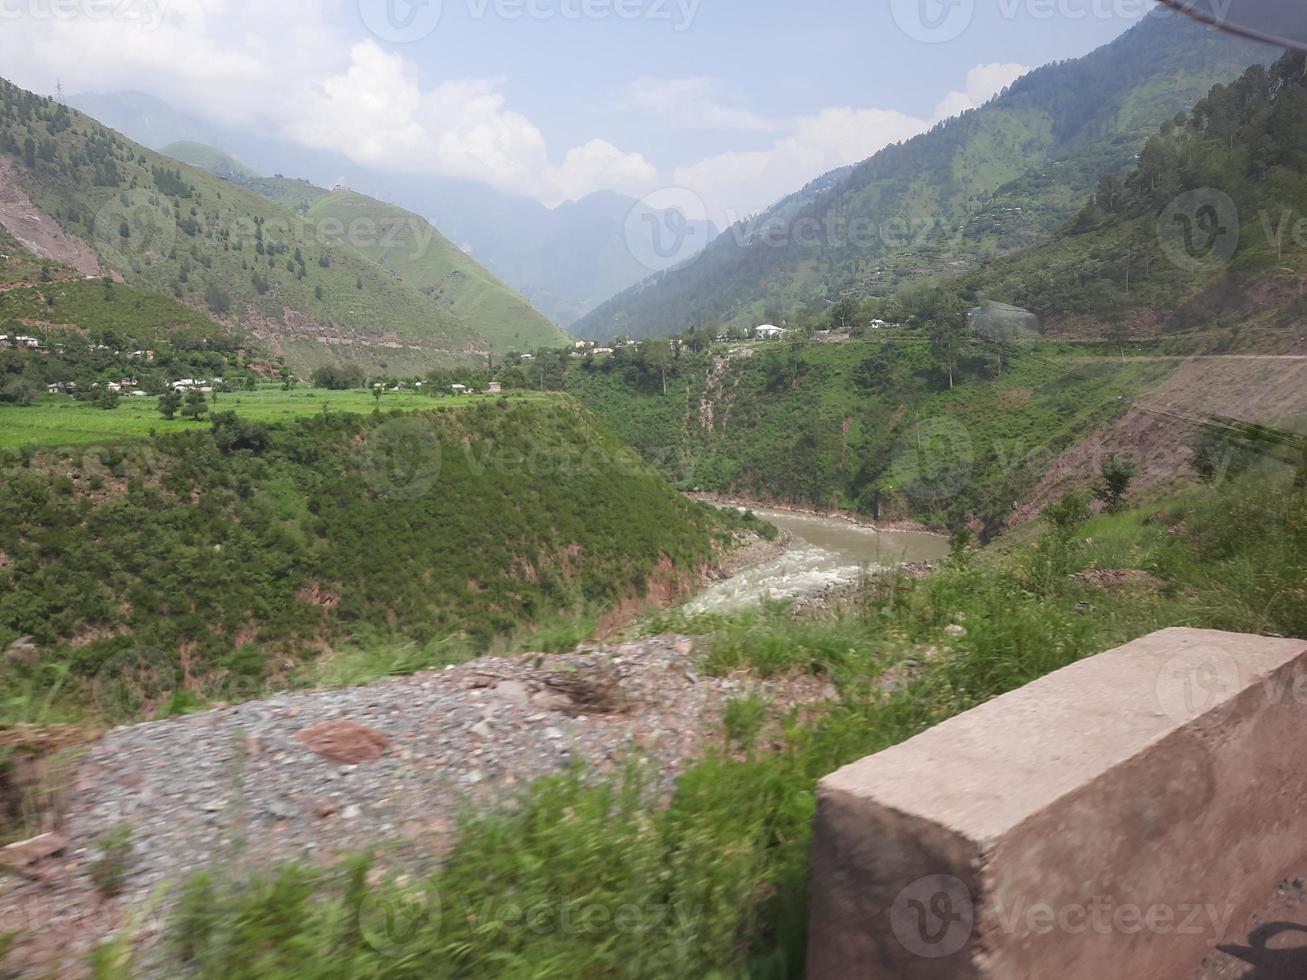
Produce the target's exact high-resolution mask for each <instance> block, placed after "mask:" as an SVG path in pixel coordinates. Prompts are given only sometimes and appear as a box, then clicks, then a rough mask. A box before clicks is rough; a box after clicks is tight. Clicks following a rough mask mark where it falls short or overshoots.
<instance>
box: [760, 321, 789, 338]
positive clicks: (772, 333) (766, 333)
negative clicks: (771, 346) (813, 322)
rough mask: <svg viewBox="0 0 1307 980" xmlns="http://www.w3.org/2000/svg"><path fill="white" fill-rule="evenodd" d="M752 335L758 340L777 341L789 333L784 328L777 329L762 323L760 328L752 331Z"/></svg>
mask: <svg viewBox="0 0 1307 980" xmlns="http://www.w3.org/2000/svg"><path fill="white" fill-rule="evenodd" d="M753 333H754V336H756V337H757V338H758V339H759V340H779V339H780V338H781V337H784V336H785V335H786V334H787V333H789V331H788V330H786V329H785V328H784V327H777V326H774V325H773V324H770V323H764V324H763V325H762V326H760V327H758V328H757V329H756V330H754V332H753Z"/></svg>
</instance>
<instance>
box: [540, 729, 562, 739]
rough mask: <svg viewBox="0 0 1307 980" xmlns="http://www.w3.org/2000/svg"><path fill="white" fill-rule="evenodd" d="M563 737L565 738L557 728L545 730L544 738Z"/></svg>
mask: <svg viewBox="0 0 1307 980" xmlns="http://www.w3.org/2000/svg"><path fill="white" fill-rule="evenodd" d="M565 737H566V736H565V735H564V734H563V733H562V732H560V731H559V730H558V729H557V728H546V729H545V738H552V739H560V738H565Z"/></svg>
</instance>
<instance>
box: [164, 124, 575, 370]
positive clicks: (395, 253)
mask: <svg viewBox="0 0 1307 980" xmlns="http://www.w3.org/2000/svg"><path fill="white" fill-rule="evenodd" d="M162 152H163V153H164V154H166V155H167V156H170V157H173V158H174V159H177V160H180V161H182V162H183V163H189V164H191V165H192V166H196V167H200V168H202V169H204V170H208V171H209V172H210V173H213V174H215V175H218V176H220V177H223V178H224V179H226V180H229V181H231V182H232V183H235V184H239V185H240V186H242V187H245V188H247V189H249V190H252V191H254V192H256V193H258V194H261V195H263V196H264V197H267V198H270V199H272V200H274V201H276V202H278V203H279V204H282V205H283V206H285V207H288V208H290V209H291V210H292V211H294V212H295V213H296V214H299V215H300V216H301V217H302V218H303V219H304V220H305V221H306V222H308V224H309V226H310V227H316V228H318V229H325V228H335V227H341V228H344V229H347V230H348V229H353V230H354V232H356V233H355V234H351V235H350V236H349V237H350V244H352V245H353V246H354V247H355V248H356V249H358V250H359V251H360V252H362V253H363V254H364V255H366V256H367V257H368V258H370V259H371V260H372V261H374V262H376V263H377V264H378V265H380V266H381V267H382V268H383V269H387V270H389V271H390V272H393V273H394V274H396V275H398V276H399V277H400V278H401V279H402V280H403V281H404V282H406V283H408V284H409V285H411V286H415V287H417V289H419V290H420V291H421V292H422V293H424V294H425V295H427V296H429V297H431V298H432V299H434V300H435V301H436V302H438V303H439V304H440V305H442V306H444V307H446V308H448V309H449V310H450V311H451V312H453V313H454V315H455V316H457V317H458V319H459V320H460V322H462V323H463V324H464V325H465V326H467V327H469V328H470V329H472V330H474V331H475V332H476V333H477V335H478V336H480V337H482V338H484V339H485V340H486V341H487V342H488V343H489V344H490V347H491V349H492V350H494V351H498V352H504V351H507V350H520V351H528V350H535V349H537V348H539V347H558V346H563V345H565V344H567V343H568V336H567V334H566V333H565V332H564V331H562V330H561V329H559V328H558V327H557V326H555V325H554V324H553V323H551V322H550V321H549V320H548V319H547V318H546V317H545V316H544V315H543V314H542V313H540V312H539V311H538V310H536V309H535V308H533V307H532V306H531V304H530V303H528V302H527V301H526V300H525V299H523V298H522V297H521V296H519V295H517V294H516V293H515V292H513V291H512V290H511V289H509V287H508V286H506V285H504V284H503V283H502V282H501V281H500V280H498V279H497V278H495V277H494V276H493V275H491V274H490V273H489V272H487V271H486V270H485V269H484V268H482V267H481V266H480V265H478V264H477V263H476V262H475V261H473V260H472V259H471V258H470V257H469V256H468V255H467V254H466V253H465V252H464V251H463V250H462V249H460V248H458V247H457V246H456V245H454V244H453V243H452V242H450V241H449V240H448V239H447V238H445V237H444V236H443V235H442V234H440V232H439V231H437V230H436V229H435V227H433V226H432V225H431V223H430V222H428V221H427V220H426V219H425V218H422V217H419V216H418V215H416V214H413V213H412V212H410V211H405V210H404V209H403V208H400V207H397V206H396V205H393V204H385V203H383V202H381V201H377V200H374V199H373V198H370V197H366V196H364V195H362V194H358V193H355V192H354V191H349V190H335V191H328V190H326V189H324V188H321V187H317V186H315V185H313V184H310V183H308V182H307V181H304V180H292V179H289V178H286V177H269V178H265V177H260V176H258V175H257V174H256V173H255V172H254V171H253V170H252V169H251V168H249V167H247V166H245V165H244V164H243V163H241V162H240V161H238V160H236V159H235V158H233V157H230V156H228V155H227V154H225V153H223V152H222V151H220V150H216V149H214V148H212V147H207V146H203V145H201V144H198V143H174V144H170V145H169V146H166V147H164V148H163V150H162Z"/></svg>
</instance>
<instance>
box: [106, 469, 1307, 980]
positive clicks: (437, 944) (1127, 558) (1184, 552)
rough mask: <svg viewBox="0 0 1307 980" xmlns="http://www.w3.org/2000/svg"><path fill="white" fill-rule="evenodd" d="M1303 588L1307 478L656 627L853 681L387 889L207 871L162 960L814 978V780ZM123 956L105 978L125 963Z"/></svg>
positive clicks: (731, 654) (561, 789) (521, 821)
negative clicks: (831, 697)
mask: <svg viewBox="0 0 1307 980" xmlns="http://www.w3.org/2000/svg"><path fill="white" fill-rule="evenodd" d="M1105 572H1112V573H1116V574H1113V575H1104V574H1103V573H1105ZM1120 573H1125V574H1120ZM1305 581H1307V494H1304V493H1303V492H1301V491H1296V492H1294V491H1289V490H1287V489H1286V488H1284V487H1282V486H1270V485H1248V484H1244V485H1239V486H1232V487H1229V488H1225V489H1217V490H1212V489H1202V490H1196V491H1194V492H1193V493H1192V494H1190V495H1188V496H1186V497H1185V498H1183V499H1177V500H1173V501H1171V502H1169V503H1167V504H1166V505H1165V506H1155V507H1149V508H1147V509H1143V510H1139V511H1135V512H1131V513H1126V514H1121V515H1117V516H1108V517H1100V518H1097V519H1094V520H1091V521H1088V522H1085V523H1081V522H1080V521H1079V520H1077V519H1074V518H1072V519H1067V518H1066V517H1064V518H1063V519H1062V520H1061V522H1060V524H1059V526H1053V525H1051V524H1050V525H1048V526H1047V527H1046V528H1045V530H1044V531H1043V533H1042V534H1041V535H1040V536H1039V537H1038V539H1036V540H1032V541H1030V542H1029V543H1026V544H1022V545H1019V546H1014V547H1011V548H1008V549H1005V550H1003V551H987V552H983V553H978V554H970V555H962V556H959V557H957V558H955V559H954V560H953V561H951V562H950V563H949V564H948V565H947V566H946V567H945V568H943V569H942V570H941V571H940V572H939V573H938V574H936V575H935V576H934V577H932V578H930V579H928V580H926V581H923V582H918V583H912V582H906V581H893V580H888V579H886V580H880V581H876V582H873V583H871V584H870V585H869V586H868V588H867V589H866V591H865V592H864V593H863V594H862V595H860V596H859V597H858V598H857V600H856V601H853V602H851V603H850V604H849V605H847V606H845V607H843V608H841V609H839V610H836V611H832V612H829V613H827V614H826V615H824V616H822V617H821V618H816V619H804V620H795V619H793V618H792V617H791V616H790V615H789V614H788V612H787V611H785V610H783V609H779V608H778V609H770V610H764V611H761V612H758V613H755V614H752V615H748V616H744V617H736V618H717V619H699V620H694V621H686V620H684V619H682V618H679V617H677V616H675V615H674V614H669V615H665V616H663V617H660V618H659V619H657V620H656V621H653V622H651V623H649V624H648V628H649V629H651V630H663V629H672V628H675V629H680V630H685V631H688V632H691V633H696V634H699V635H700V636H702V655H703V658H704V669H706V670H710V671H716V672H719V673H724V672H729V671H733V670H737V669H741V668H749V669H752V670H754V671H756V672H758V673H760V674H766V675H770V676H774V675H777V674H783V673H785V672H810V673H815V674H820V675H823V676H825V677H828V678H829V679H830V680H831V681H833V682H834V684H835V685H836V687H837V689H838V691H839V697H838V699H837V700H836V701H834V702H832V703H830V704H829V705H828V706H826V707H825V708H823V709H822V710H820V711H819V712H816V713H811V714H807V715H805V716H802V717H800V716H798V715H792V716H789V717H787V718H785V719H783V720H782V721H781V723H780V724H779V726H776V727H770V728H763V727H761V726H759V725H758V724H756V723H754V721H753V720H751V719H756V718H757V706H756V705H752V704H750V703H749V701H748V699H745V700H744V701H742V702H740V703H737V704H735V705H732V706H731V707H730V708H728V710H727V717H726V719H725V721H724V724H726V726H727V728H728V730H729V731H730V732H731V734H732V735H733V736H734V739H733V742H732V744H731V747H730V748H729V749H728V750H722V751H720V752H717V753H714V754H711V755H710V756H708V757H706V758H704V759H702V760H701V761H700V762H699V763H698V764H697V765H696V766H695V767H694V768H692V769H691V770H690V771H689V772H688V774H687V775H686V776H685V777H684V778H683V779H682V780H681V782H680V784H679V788H678V791H677V793H676V795H675V797H674V799H673V800H672V801H671V802H670V805H669V806H668V807H666V808H665V809H656V808H654V807H653V806H652V805H651V804H652V801H651V799H650V798H649V795H648V793H647V792H646V789H645V787H646V786H647V785H648V780H647V779H646V778H645V776H644V775H643V774H642V773H641V772H640V771H639V769H633V770H631V771H630V772H628V773H627V774H626V776H625V777H624V778H623V779H620V780H616V781H612V782H608V783H602V784H599V785H595V784H594V783H593V781H590V780H587V779H586V778H584V774H582V773H580V772H577V773H573V774H570V775H565V776H561V777H556V778H551V779H548V780H545V781H543V782H541V783H539V784H537V785H536V786H535V787H533V788H532V789H531V790H530V792H529V793H527V794H526V795H525V796H524V797H523V800H522V802H521V805H520V806H519V807H518V808H517V809H516V810H514V811H512V812H508V813H501V814H497V815H492V816H484V817H480V818H475V819H469V820H468V821H467V822H466V824H465V825H464V827H463V828H462V838H461V842H460V844H459V845H458V847H457V849H456V850H455V851H454V853H453V854H452V856H451V857H450V859H449V862H448V864H447V866H446V867H445V868H444V870H442V871H441V872H440V873H439V874H437V875H435V876H433V877H432V878H430V879H429V880H425V881H416V882H415V881H411V880H410V881H404V880H383V881H377V880H375V876H373V877H369V875H368V864H367V862H366V861H365V860H363V859H360V860H359V861H358V862H356V863H351V864H348V865H346V866H343V867H340V868H337V869H335V870H330V871H324V870H321V869H314V868H309V867H290V868H286V869H283V870H281V871H279V872H276V873H270V874H269V875H268V876H267V877H265V878H263V879H260V880H257V881H252V882H251V881H245V882H240V881H232V880H229V879H226V878H224V877H223V875H222V874H221V872H218V873H216V874H214V875H211V876H205V877H201V878H199V879H196V880H195V881H193V882H192V883H191V884H190V886H189V888H188V890H187V892H186V897H185V901H184V902H183V907H182V909H181V912H180V913H179V915H178V916H177V917H176V919H175V921H174V930H175V931H174V934H173V936H172V940H171V941H172V945H171V946H170V947H169V952H168V956H169V970H170V971H171V972H181V971H182V970H193V971H195V975H196V976H199V977H205V978H210V977H212V978H218V977H223V978H225V977H238V978H251V980H253V978H255V977H258V978H268V977H284V978H292V977H294V978H303V977H318V978H336V977H339V978H342V980H343V978H347V977H348V978H354V977H388V978H409V977H411V978H419V977H422V978H427V977H451V978H452V977H459V978H466V977H520V978H524V980H525V978H528V977H529V978H540V977H546V978H548V977H557V978H564V977H566V978H572V977H600V976H614V977H617V976H620V977H649V978H662V977H668V976H687V977H688V976H706V977H744V976H748V977H756V978H778V977H793V976H800V975H801V974H802V963H803V957H804V952H805V932H806V910H807V874H808V868H807V854H808V842H809V834H810V825H811V818H812V815H813V809H814V802H815V787H816V782H817V780H818V779H819V778H820V777H821V776H823V775H824V774H826V773H828V772H830V771H832V770H833V769H835V768H837V767H838V766H840V765H842V764H845V763H847V762H850V761H852V760H854V759H857V758H859V757H861V756H864V755H866V754H869V753H873V752H876V751H878V750H881V749H884V748H886V747H888V746H891V745H893V744H896V743H898V742H900V741H902V740H904V739H906V738H908V737H910V736H912V735H914V734H916V733H918V732H920V731H922V730H924V729H925V728H927V727H929V726H931V725H934V724H937V723H938V722H940V721H942V720H944V719H945V718H947V717H949V716H952V715H954V714H957V713H958V712H961V711H965V710H967V709H968V708H971V707H973V706H975V705H977V704H979V703H982V702H984V701H985V700H987V699H990V698H992V697H994V696H997V695H999V694H1001V693H1004V692H1006V691H1009V690H1012V689H1014V688H1017V687H1019V686H1021V685H1023V684H1025V683H1028V682H1029V681H1031V680H1033V679H1035V678H1037V677H1040V676H1042V675H1044V674H1047V673H1049V672H1051V671H1054V670H1057V669H1059V668H1061V667H1063V666H1066V665H1067V664H1070V663H1072V662H1074V661H1075V660H1077V659H1079V658H1082V657H1085V656H1089V655H1092V654H1094V653H1097V652H1100V651H1102V650H1105V649H1108V648H1110V647H1112V646H1115V645H1117V644H1120V643H1122V642H1124V641H1127V640H1130V639H1132V638H1135V637H1138V636H1140V635H1143V634H1146V633H1149V632H1151V631H1153V630H1156V629H1159V628H1162V627H1166V626H1171V625H1188V626H1201V627H1214V628H1224V629H1231V630H1240V631H1249V632H1266V633H1279V634H1284V635H1307V587H1304V584H1303V583H1304V582H1305ZM887 672H892V676H895V677H896V678H898V683H897V684H896V685H885V684H884V683H883V679H884V678H885V677H886V675H887ZM118 952H121V950H119V951H118ZM109 959H112V951H110V952H109V953H106V961H108V960H109ZM121 964H126V965H125V966H123V972H122V973H114V972H106V973H104V974H102V975H104V976H120V975H130V972H131V966H130V963H129V961H128V960H126V959H123V960H121V961H120V965H121Z"/></svg>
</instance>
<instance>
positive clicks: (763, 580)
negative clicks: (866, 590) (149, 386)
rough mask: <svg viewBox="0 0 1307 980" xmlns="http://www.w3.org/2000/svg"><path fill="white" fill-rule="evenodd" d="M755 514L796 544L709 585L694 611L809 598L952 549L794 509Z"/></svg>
mask: <svg viewBox="0 0 1307 980" xmlns="http://www.w3.org/2000/svg"><path fill="white" fill-rule="evenodd" d="M754 513H756V514H757V515H758V516H759V517H761V518H762V519H763V520H765V521H770V522H771V523H772V524H775V525H776V526H777V527H779V528H780V529H781V530H782V531H788V532H789V533H790V534H791V535H792V536H793V539H794V541H793V544H792V546H791V547H790V548H789V549H788V550H787V551H786V552H785V553H784V554H783V555H781V556H779V557H777V558H773V559H771V560H770V561H766V562H763V563H762V564H760V565H754V566H753V567H752V568H746V569H744V570H743V571H740V572H737V573H736V574H735V575H732V576H731V577H730V578H728V579H724V580H723V581H721V582H717V583H715V584H714V585H712V586H710V587H709V588H707V589H705V590H704V591H703V592H702V593H700V594H699V595H698V596H697V597H696V598H694V599H692V600H691V601H690V602H689V603H688V604H687V607H686V608H687V610H688V611H689V612H691V613H695V614H697V613H704V612H729V611H734V610H739V609H744V608H748V607H749V606H755V605H759V604H761V603H762V602H763V601H764V600H766V599H804V598H808V597H810V596H816V595H820V594H822V593H824V592H827V591H828V590H830V589H832V588H840V587H844V586H849V585H856V584H857V583H858V581H859V579H860V578H861V576H862V575H863V573H864V572H865V571H877V570H883V569H887V568H892V567H893V566H895V565H899V564H902V563H904V562H913V561H934V560H937V559H940V558H944V557H946V556H947V555H948V553H949V542H948V539H947V538H943V537H940V536H938V535H934V534H925V533H922V532H919V531H877V530H874V529H872V528H869V527H859V526H857V525H856V524H850V523H849V522H847V521H842V520H838V519H834V518H829V517H816V516H813V515H810V514H800V513H795V512H794V511H785V510H766V509H757V508H755V510H754Z"/></svg>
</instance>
